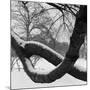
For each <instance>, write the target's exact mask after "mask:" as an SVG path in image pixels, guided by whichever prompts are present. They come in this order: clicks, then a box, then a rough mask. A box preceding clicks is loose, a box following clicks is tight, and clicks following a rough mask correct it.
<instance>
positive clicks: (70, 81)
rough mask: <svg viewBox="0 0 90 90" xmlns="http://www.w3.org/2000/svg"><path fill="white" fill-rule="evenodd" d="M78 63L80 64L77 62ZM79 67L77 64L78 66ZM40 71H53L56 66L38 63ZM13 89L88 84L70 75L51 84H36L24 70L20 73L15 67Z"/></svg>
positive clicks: (44, 62)
mask: <svg viewBox="0 0 90 90" xmlns="http://www.w3.org/2000/svg"><path fill="white" fill-rule="evenodd" d="M77 63H78V62H77ZM76 65H77V64H76ZM35 68H37V69H39V70H41V69H42V70H46V71H47V70H48V71H49V70H51V69H54V68H55V66H53V65H52V64H50V63H48V62H47V61H46V60H43V59H42V60H41V61H39V62H37V64H36V67H35ZM11 83H12V84H11V88H12V89H18V88H37V87H52V86H68V85H83V84H86V82H84V81H81V80H78V79H76V78H74V77H72V76H71V75H69V74H66V75H64V76H63V77H62V78H61V79H58V80H56V81H55V82H53V83H50V84H40V83H34V82H33V81H32V80H31V79H30V78H29V77H28V76H27V75H26V73H25V72H24V70H23V69H20V71H19V70H18V69H17V65H14V67H13V70H12V72H11Z"/></svg>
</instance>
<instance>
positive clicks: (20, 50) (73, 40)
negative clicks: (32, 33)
mask: <svg viewBox="0 0 90 90" xmlns="http://www.w3.org/2000/svg"><path fill="white" fill-rule="evenodd" d="M21 2H22V1H21ZM22 3H23V5H24V6H23V7H24V8H25V9H26V10H27V8H26V4H27V2H22ZM47 4H48V5H51V6H53V7H54V8H56V9H58V10H59V11H60V12H61V13H62V18H63V24H62V25H64V27H68V25H67V24H66V23H65V22H64V21H65V13H66V12H67V13H71V14H72V15H73V16H74V17H76V21H75V26H74V28H73V33H72V36H71V37H70V45H69V49H68V51H67V52H66V55H65V57H62V56H61V55H60V54H59V53H57V52H55V51H54V50H53V49H51V48H49V47H48V46H46V45H44V44H42V43H38V42H34V41H24V40H22V39H20V38H19V37H18V36H16V35H15V34H13V33H11V45H12V48H13V49H14V50H15V52H16V54H17V56H18V57H19V58H20V60H21V62H22V64H23V67H24V70H25V72H26V73H27V75H28V76H29V77H30V78H31V79H32V80H33V81H34V82H37V83H51V82H53V81H55V80H56V79H59V78H61V77H62V76H63V75H65V74H66V73H69V74H70V75H72V76H74V77H76V78H78V79H81V80H84V81H87V72H80V71H79V70H77V69H75V68H74V64H75V62H76V60H77V59H78V58H79V50H80V47H81V45H82V44H83V43H84V39H85V36H86V34H87V6H85V5H80V7H79V6H76V5H67V4H58V3H57V4H53V3H47ZM76 8H79V10H77V9H76ZM73 10H74V11H73ZM75 11H77V13H75ZM27 12H28V11H27ZM28 18H30V17H28ZM28 20H29V19H28ZM52 24H53V23H52ZM52 24H51V25H52ZM70 25H71V24H70ZM28 26H29V25H28ZM50 29H51V28H49V30H50ZM49 30H48V29H47V31H49ZM19 43H22V44H23V47H22V46H20V44H19ZM32 55H38V56H40V57H43V58H45V59H46V60H47V61H49V62H50V63H52V64H54V65H55V66H57V67H56V68H55V69H54V70H52V71H50V72H45V73H44V72H37V70H35V69H34V68H33V66H32V63H31V61H30V60H29V58H30V57H31V56H32Z"/></svg>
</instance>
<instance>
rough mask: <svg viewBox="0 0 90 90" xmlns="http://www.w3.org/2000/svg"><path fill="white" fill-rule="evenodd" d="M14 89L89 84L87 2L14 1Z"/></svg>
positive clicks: (11, 78)
mask: <svg viewBox="0 0 90 90" xmlns="http://www.w3.org/2000/svg"><path fill="white" fill-rule="evenodd" d="M10 40H11V41H10V44H11V47H10V88H11V89H12V90H19V89H20V90H21V89H32V88H48V87H61V86H63V87H64V86H79V85H87V5H82V4H74V3H73V4H69V3H65V2H63V3H54V2H43V1H42V2H40V1H33V0H32V1H29V0H28V1H26V0H10Z"/></svg>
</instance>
